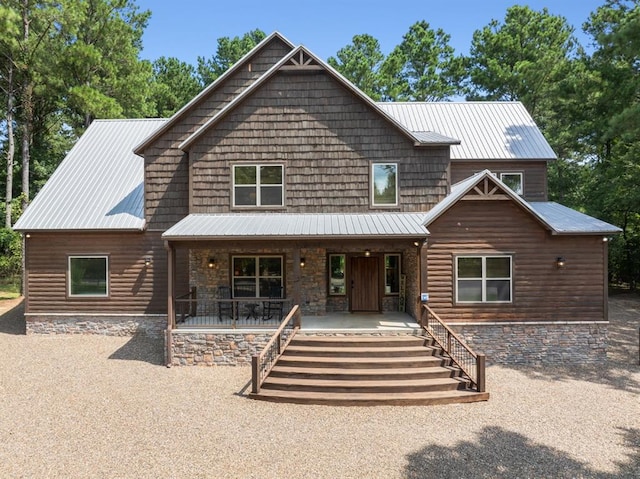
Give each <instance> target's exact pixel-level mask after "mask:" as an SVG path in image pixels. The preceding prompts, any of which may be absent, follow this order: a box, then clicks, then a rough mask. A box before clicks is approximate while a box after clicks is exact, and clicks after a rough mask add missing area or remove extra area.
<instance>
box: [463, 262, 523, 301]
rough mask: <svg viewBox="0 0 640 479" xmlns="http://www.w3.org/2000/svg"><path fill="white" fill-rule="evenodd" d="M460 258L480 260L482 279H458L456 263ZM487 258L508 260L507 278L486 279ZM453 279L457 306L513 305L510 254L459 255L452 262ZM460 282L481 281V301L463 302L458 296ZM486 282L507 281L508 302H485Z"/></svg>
mask: <svg viewBox="0 0 640 479" xmlns="http://www.w3.org/2000/svg"><path fill="white" fill-rule="evenodd" d="M461 258H481V259H482V277H479V278H459V277H458V271H459V269H458V262H459V260H460V259H461ZM487 258H508V259H509V273H510V276H509V277H508V278H487ZM454 268H455V269H454V277H455V280H454V281H455V291H456V293H455V294H456V303H457V304H511V303H513V255H511V254H461V255H457V256H456V257H455V260H454ZM460 281H481V284H482V299H481V300H480V301H463V300H460V299H459V297H458V295H459V291H460V287H459V285H460ZM487 281H509V300H508V301H488V300H487Z"/></svg>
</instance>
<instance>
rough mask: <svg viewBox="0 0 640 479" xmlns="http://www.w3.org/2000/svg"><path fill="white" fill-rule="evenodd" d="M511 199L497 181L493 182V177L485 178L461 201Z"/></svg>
mask: <svg viewBox="0 0 640 479" xmlns="http://www.w3.org/2000/svg"><path fill="white" fill-rule="evenodd" d="M503 186H504V185H503ZM511 198H512V197H511V196H510V195H508V194H506V193H505V190H504V189H503V188H501V187H500V186H499V185H498V184H497V182H496V181H493V180H492V178H491V177H488V176H485V177H484V178H483V179H482V180H481V181H480V182H479V183H478V184H477V185H475V186H474V187H473V188H472V189H471V190H470V191H469V192H468V193H467V194H466V195H465V196H463V197H462V198H460V200H462V201H468V200H509V199H511Z"/></svg>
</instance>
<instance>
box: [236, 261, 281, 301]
mask: <svg viewBox="0 0 640 479" xmlns="http://www.w3.org/2000/svg"><path fill="white" fill-rule="evenodd" d="M282 273H283V269H282V256H234V257H233V297H234V298H269V297H282V294H283V274H282Z"/></svg>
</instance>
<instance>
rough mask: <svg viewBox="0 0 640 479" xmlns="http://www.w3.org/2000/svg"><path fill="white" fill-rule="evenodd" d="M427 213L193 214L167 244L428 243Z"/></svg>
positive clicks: (166, 236) (167, 234)
mask: <svg viewBox="0 0 640 479" xmlns="http://www.w3.org/2000/svg"><path fill="white" fill-rule="evenodd" d="M424 218H425V213H368V214H367V213H365V214H352V213H344V214H311V213H309V214H307V213H300V214H293V213H274V214H267V213H263V214H234V213H229V214H210V215H207V214H193V215H189V216H187V217H186V218H184V219H183V220H182V221H180V222H178V223H177V224H175V225H174V226H172V227H171V228H169V229H168V230H167V231H165V232H164V234H163V235H162V238H163V239H164V240H183V241H189V240H230V239H237V240H256V239H271V240H288V239H349V238H356V239H357V238H361V239H364V238H370V239H374V238H376V239H394V238H397V239H401V238H407V239H415V240H420V239H425V238H426V237H427V236H428V235H429V232H428V231H427V228H426V227H425V226H423V223H424Z"/></svg>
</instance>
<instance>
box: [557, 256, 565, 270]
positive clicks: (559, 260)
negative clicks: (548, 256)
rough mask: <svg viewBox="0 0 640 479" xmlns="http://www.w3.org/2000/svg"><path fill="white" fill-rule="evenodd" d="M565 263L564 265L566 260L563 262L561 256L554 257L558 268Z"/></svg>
mask: <svg viewBox="0 0 640 479" xmlns="http://www.w3.org/2000/svg"><path fill="white" fill-rule="evenodd" d="M565 265H566V262H565V260H564V258H563V257H562V256H558V257H557V258H556V266H557V267H558V269H562V268H564V267H565Z"/></svg>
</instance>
